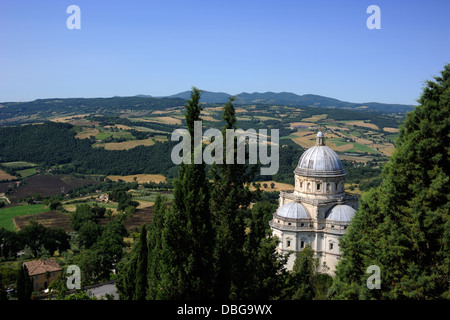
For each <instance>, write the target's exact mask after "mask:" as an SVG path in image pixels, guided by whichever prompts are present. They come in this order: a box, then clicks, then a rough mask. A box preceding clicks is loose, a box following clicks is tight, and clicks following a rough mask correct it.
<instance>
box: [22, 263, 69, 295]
mask: <svg viewBox="0 0 450 320" xmlns="http://www.w3.org/2000/svg"><path fill="white" fill-rule="evenodd" d="M23 264H24V266H25V267H26V268H27V270H28V274H29V275H30V277H31V278H32V279H33V291H39V290H44V289H47V288H48V286H49V284H50V283H51V282H52V281H54V280H57V279H58V277H59V276H60V274H61V272H62V268H61V267H60V266H59V264H58V263H57V262H56V261H55V260H53V259H45V260H32V261H28V262H24V263H23Z"/></svg>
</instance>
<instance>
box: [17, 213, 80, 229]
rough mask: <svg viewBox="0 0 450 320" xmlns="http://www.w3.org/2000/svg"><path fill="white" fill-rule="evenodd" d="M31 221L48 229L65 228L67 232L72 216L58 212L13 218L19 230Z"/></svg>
mask: <svg viewBox="0 0 450 320" xmlns="http://www.w3.org/2000/svg"><path fill="white" fill-rule="evenodd" d="M31 220H34V221H36V222H38V223H39V224H41V225H43V226H44V227H46V228H56V227H58V228H63V229H64V230H65V231H66V232H69V231H71V229H70V214H67V213H62V212H58V211H45V212H39V213H35V214H32V215H24V216H17V217H15V218H13V221H14V225H15V226H16V229H17V230H21V229H23V228H24V227H26V226H27V225H28V224H29V222H30V221H31Z"/></svg>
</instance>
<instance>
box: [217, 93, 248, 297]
mask: <svg viewBox="0 0 450 320" xmlns="http://www.w3.org/2000/svg"><path fill="white" fill-rule="evenodd" d="M234 99H235V98H234V97H231V98H230V99H229V101H228V102H227V103H226V104H225V106H224V107H223V115H222V119H223V120H225V126H224V127H223V128H222V135H223V136H224V137H225V136H226V130H227V129H233V130H234V129H236V116H235V110H234V107H233V101H234ZM223 150H224V152H223V164H213V165H212V166H211V175H212V178H213V188H212V196H211V210H212V212H213V214H214V224H215V228H216V231H217V234H216V245H215V252H214V254H215V263H216V267H215V269H216V280H215V290H214V291H215V292H214V296H215V298H217V299H228V298H241V297H242V295H243V293H242V290H243V286H244V282H245V278H246V277H247V275H246V274H245V272H242V271H243V270H244V269H245V259H246V257H245V255H244V251H243V249H244V243H245V224H244V219H243V218H244V217H243V214H242V212H243V210H245V209H246V208H247V207H248V206H249V204H250V201H251V199H252V193H251V192H250V189H249V186H250V180H251V177H252V173H253V172H252V171H251V169H250V168H249V166H248V165H244V164H228V163H226V161H225V158H226V153H227V152H233V157H234V159H236V152H237V146H236V139H235V141H234V149H233V150H227V148H226V142H225V141H224V145H223Z"/></svg>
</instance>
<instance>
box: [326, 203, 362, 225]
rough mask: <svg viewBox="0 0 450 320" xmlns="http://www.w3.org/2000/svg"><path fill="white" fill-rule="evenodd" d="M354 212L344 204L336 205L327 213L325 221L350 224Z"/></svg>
mask: <svg viewBox="0 0 450 320" xmlns="http://www.w3.org/2000/svg"><path fill="white" fill-rule="evenodd" d="M355 211H356V210H355V209H353V208H352V207H350V206H348V205H346V204H338V205H336V206H334V207H333V208H331V210H330V211H328V213H327V215H326V217H325V219H327V220H331V221H339V222H350V221H352V218H353V216H354V215H355Z"/></svg>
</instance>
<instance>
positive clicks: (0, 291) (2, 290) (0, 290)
mask: <svg viewBox="0 0 450 320" xmlns="http://www.w3.org/2000/svg"><path fill="white" fill-rule="evenodd" d="M4 300H8V294H7V292H6V287H5V286H4V284H3V277H2V275H1V274H0V301H4Z"/></svg>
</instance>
